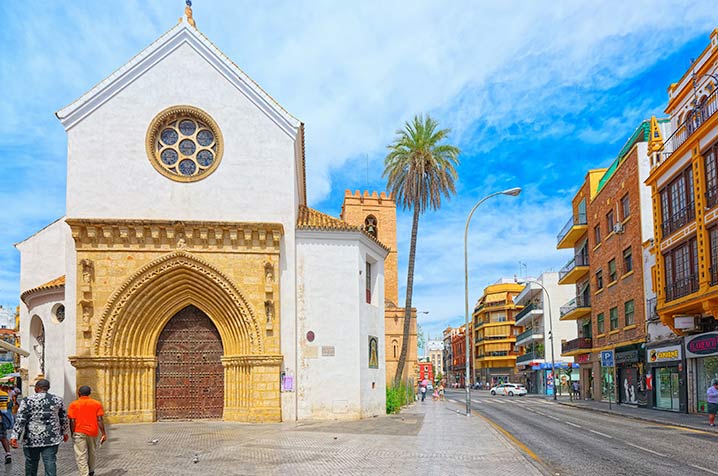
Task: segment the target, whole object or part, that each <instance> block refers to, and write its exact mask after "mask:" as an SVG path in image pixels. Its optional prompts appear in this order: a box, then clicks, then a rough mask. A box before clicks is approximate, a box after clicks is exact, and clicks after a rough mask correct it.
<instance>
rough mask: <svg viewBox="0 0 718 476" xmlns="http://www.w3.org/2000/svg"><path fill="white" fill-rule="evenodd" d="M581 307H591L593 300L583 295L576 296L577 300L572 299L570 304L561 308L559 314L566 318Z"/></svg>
mask: <svg viewBox="0 0 718 476" xmlns="http://www.w3.org/2000/svg"><path fill="white" fill-rule="evenodd" d="M579 307H591V298H589V297H588V296H584V295H583V294H581V295H579V296H576V297H575V298H573V299H571V300H570V301H569V302H567V303H566V304H564V305H563V306H561V308H560V309H559V314H560V315H561V316H565V315H566V314H568V313H569V312H571V311H574V310H576V309H578V308H579Z"/></svg>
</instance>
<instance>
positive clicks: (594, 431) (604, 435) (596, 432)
mask: <svg viewBox="0 0 718 476" xmlns="http://www.w3.org/2000/svg"><path fill="white" fill-rule="evenodd" d="M588 431H590V432H591V433H595V434H597V435H601V436H603V437H606V438H609V439H611V440H612V439H613V437H612V436H611V435H607V434H605V433H601V432H600V431H596V430H588Z"/></svg>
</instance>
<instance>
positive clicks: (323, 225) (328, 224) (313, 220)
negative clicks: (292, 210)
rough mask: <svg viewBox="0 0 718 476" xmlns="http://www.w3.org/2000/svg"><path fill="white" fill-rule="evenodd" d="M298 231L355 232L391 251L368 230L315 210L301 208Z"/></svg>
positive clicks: (298, 215) (301, 206)
mask: <svg viewBox="0 0 718 476" xmlns="http://www.w3.org/2000/svg"><path fill="white" fill-rule="evenodd" d="M297 230H315V231H353V232H360V233H363V234H364V235H365V236H367V237H369V238H370V239H371V240H372V241H374V242H375V243H377V244H378V245H379V246H381V247H382V248H383V249H385V250H387V251H389V247H388V246H386V245H385V244H384V243H382V242H381V241H379V240H377V239H376V237H374V235H372V234H370V233H367V232H366V230H364V229H363V228H360V227H358V226H355V225H350V224H349V223H347V222H345V221H342V220H340V219H338V218H334V217H333V216H330V215H327V214H326V213H322V212H320V211H318V210H315V209H313V208H309V207H305V206H304V205H300V206H299V213H298V214H297Z"/></svg>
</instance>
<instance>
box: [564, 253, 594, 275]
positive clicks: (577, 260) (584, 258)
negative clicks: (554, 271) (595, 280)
mask: <svg viewBox="0 0 718 476" xmlns="http://www.w3.org/2000/svg"><path fill="white" fill-rule="evenodd" d="M576 266H588V253H579V254H577V255H576V256H574V257H573V258H572V259H571V261H569V262H568V263H566V265H565V266H564V267H563V268H561V271H559V272H558V280H559V281H561V280H562V279H563V278H565V277H566V275H567V274H568V273H570V272H571V271H573V270H574V269H575V268H576Z"/></svg>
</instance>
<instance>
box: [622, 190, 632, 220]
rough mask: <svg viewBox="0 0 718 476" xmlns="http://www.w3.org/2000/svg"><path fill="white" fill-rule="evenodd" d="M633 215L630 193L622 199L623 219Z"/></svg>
mask: <svg viewBox="0 0 718 476" xmlns="http://www.w3.org/2000/svg"><path fill="white" fill-rule="evenodd" d="M629 216H631V204H630V201H629V199H628V194H625V195H624V196H623V198H622V199H621V221H623V220H625V219H626V218H628V217H629Z"/></svg>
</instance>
